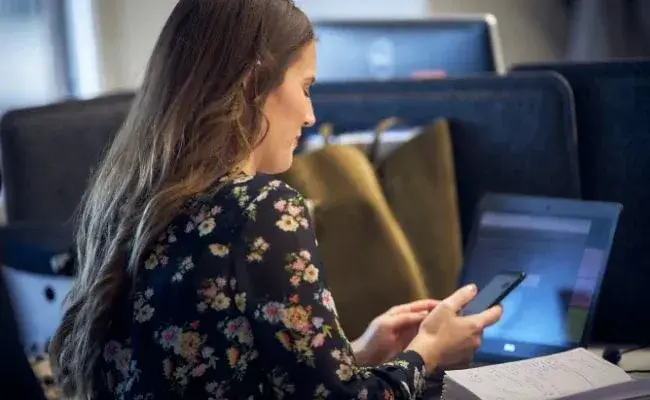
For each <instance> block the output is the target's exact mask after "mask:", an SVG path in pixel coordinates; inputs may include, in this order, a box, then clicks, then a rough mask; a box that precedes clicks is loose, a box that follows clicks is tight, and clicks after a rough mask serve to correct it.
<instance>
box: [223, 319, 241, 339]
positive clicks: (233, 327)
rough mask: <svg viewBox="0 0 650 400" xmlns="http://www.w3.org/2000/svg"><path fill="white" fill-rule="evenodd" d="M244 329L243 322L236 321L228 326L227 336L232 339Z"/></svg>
mask: <svg viewBox="0 0 650 400" xmlns="http://www.w3.org/2000/svg"><path fill="white" fill-rule="evenodd" d="M241 327H242V322H241V321H240V320H239V319H235V320H233V321H230V322H228V324H227V325H226V334H227V335H228V337H231V336H233V335H235V334H237V332H238V331H239V330H240V329H241Z"/></svg>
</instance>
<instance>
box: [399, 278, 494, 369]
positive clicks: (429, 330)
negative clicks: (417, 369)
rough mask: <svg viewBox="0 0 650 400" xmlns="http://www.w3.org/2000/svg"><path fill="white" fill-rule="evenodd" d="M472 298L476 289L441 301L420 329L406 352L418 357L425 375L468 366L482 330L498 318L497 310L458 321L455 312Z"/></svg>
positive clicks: (492, 309)
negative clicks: (439, 369) (422, 363)
mask: <svg viewBox="0 0 650 400" xmlns="http://www.w3.org/2000/svg"><path fill="white" fill-rule="evenodd" d="M474 296H476V286H474V285H469V286H466V287H464V288H461V289H459V290H457V291H456V292H454V293H453V294H452V295H451V296H449V297H447V298H446V299H444V300H442V301H441V302H440V304H438V305H437V306H436V308H435V309H434V310H433V312H431V313H430V314H429V315H427V316H426V318H424V320H423V321H422V324H421V325H420V330H419V331H418V333H417V336H416V337H415V339H414V340H413V342H411V344H410V345H409V346H408V350H414V351H416V352H417V353H419V354H420V355H421V356H422V358H423V359H424V362H425V363H426V365H427V369H428V370H429V371H433V369H434V368H435V367H442V368H444V367H449V366H454V365H460V364H464V363H468V362H470V361H471V360H472V359H473V358H474V352H475V351H476V349H477V348H479V347H480V346H481V338H482V335H483V329H485V328H486V327H488V326H490V325H492V324H494V323H496V322H497V321H499V319H500V318H501V314H502V309H501V307H500V306H496V307H492V308H490V309H488V310H486V311H483V312H482V313H480V314H475V315H470V316H467V317H462V316H459V315H458V312H459V311H460V310H461V309H462V308H463V307H464V306H465V305H466V304H467V303H469V302H470V301H471V300H472V299H473V298H474Z"/></svg>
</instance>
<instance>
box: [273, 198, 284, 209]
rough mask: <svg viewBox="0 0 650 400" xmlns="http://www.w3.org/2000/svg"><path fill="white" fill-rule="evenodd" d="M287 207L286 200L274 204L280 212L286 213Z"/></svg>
mask: <svg viewBox="0 0 650 400" xmlns="http://www.w3.org/2000/svg"><path fill="white" fill-rule="evenodd" d="M286 206H287V202H286V200H279V201H276V202H275V204H273V207H274V208H275V209H276V210H278V211H284V209H285V207H286Z"/></svg>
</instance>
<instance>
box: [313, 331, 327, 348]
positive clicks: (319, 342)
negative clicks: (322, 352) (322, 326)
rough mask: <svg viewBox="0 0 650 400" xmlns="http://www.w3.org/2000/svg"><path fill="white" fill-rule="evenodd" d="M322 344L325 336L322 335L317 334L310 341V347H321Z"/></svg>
mask: <svg viewBox="0 0 650 400" xmlns="http://www.w3.org/2000/svg"><path fill="white" fill-rule="evenodd" d="M323 344H325V335H323V334H322V333H319V334H317V335H316V336H314V338H313V339H312V340H311V347H321V346H322V345H323Z"/></svg>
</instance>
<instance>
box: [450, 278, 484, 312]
mask: <svg viewBox="0 0 650 400" xmlns="http://www.w3.org/2000/svg"><path fill="white" fill-rule="evenodd" d="M476 291H477V289H476V285H474V284H471V285H467V286H465V287H462V288H460V289H458V290H456V291H455V292H454V293H452V294H451V295H450V296H449V297H447V298H446V299H444V300H443V301H442V303H443V304H444V305H446V306H447V307H449V308H450V309H451V310H452V311H453V312H455V313H457V312H459V311H460V310H461V309H462V308H463V307H465V304H467V303H469V302H470V301H471V300H472V299H473V298H474V296H476Z"/></svg>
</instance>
